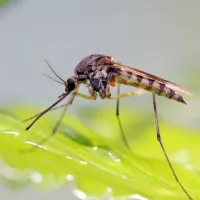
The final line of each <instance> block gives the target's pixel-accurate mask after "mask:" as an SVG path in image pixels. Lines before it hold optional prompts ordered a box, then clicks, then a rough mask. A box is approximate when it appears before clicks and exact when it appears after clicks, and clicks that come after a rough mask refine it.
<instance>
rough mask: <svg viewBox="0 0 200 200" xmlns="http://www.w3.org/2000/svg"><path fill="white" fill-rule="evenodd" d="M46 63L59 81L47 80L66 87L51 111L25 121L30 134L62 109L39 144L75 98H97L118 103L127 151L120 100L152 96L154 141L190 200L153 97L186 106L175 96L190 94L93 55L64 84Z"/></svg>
mask: <svg viewBox="0 0 200 200" xmlns="http://www.w3.org/2000/svg"><path fill="white" fill-rule="evenodd" d="M46 63H47V65H48V66H49V68H50V69H51V71H52V72H53V73H54V75H55V76H56V77H57V78H58V79H59V80H57V79H54V78H52V77H50V76H48V75H46V74H45V76H47V77H49V78H50V79H53V80H54V81H56V82H58V83H61V84H63V85H64V86H65V92H64V93H63V94H61V95H60V96H59V97H58V100H57V101H56V102H55V103H53V104H52V105H51V106H50V107H48V108H47V109H46V110H44V111H42V112H40V113H38V114H36V115H34V116H33V117H31V118H29V119H27V120H31V119H34V120H33V121H32V123H31V124H30V125H29V126H28V127H27V128H26V130H29V129H30V128H31V127H32V126H33V125H34V124H35V123H36V122H37V121H38V120H39V119H40V118H41V117H42V116H43V115H44V114H45V113H47V112H49V111H51V110H55V109H57V108H60V107H64V110H63V112H62V114H61V116H60V118H59V120H58V121H57V123H56V124H55V126H54V129H53V131H52V133H51V134H50V135H49V136H47V137H46V138H44V139H43V140H42V141H41V143H44V142H45V141H46V140H47V139H48V138H49V137H52V136H53V135H54V134H55V133H56V131H57V129H58V127H59V125H60V123H61V121H62V119H63V117H64V115H65V112H66V110H67V108H68V107H69V105H71V104H72V103H73V101H74V99H75V97H76V96H79V97H82V98H85V99H88V100H96V99H97V96H99V97H100V98H101V99H115V100H116V101H117V104H116V116H117V120H118V124H119V128H120V132H121V137H122V140H123V142H124V145H125V146H126V148H128V149H130V147H129V144H128V142H127V140H126V137H125V134H124V131H123V128H122V124H121V121H120V118H119V100H120V99H121V98H124V97H129V96H135V95H140V94H142V93H144V92H151V93H152V100H153V110H154V120H155V126H156V134H157V140H158V142H159V144H160V146H161V148H162V151H163V153H164V156H165V158H166V160H167V163H168V165H169V167H170V169H171V171H172V173H173V176H174V178H175V180H176V181H177V183H178V184H179V186H180V187H181V189H182V190H183V192H184V193H185V194H186V195H187V197H188V198H189V199H192V197H191V196H190V195H189V193H188V192H187V190H186V189H185V188H184V186H183V185H182V183H181V182H180V181H179V178H178V176H177V175H176V172H175V170H174V168H173V166H172V164H171V161H170V160H169V158H168V155H167V153H166V150H165V148H164V145H163V142H162V139H161V134H160V130H159V124H158V114H157V108H156V96H155V95H159V96H163V97H167V98H168V99H172V100H175V101H177V102H180V103H184V104H186V102H185V101H184V99H183V97H182V96H181V95H180V94H178V92H179V93H184V94H187V95H191V94H192V92H191V91H189V90H188V89H186V88H184V87H182V86H179V85H177V84H175V83H172V82H169V81H167V80H164V79H162V78H159V77H157V76H154V75H152V74H149V73H146V72H143V71H141V70H139V69H136V68H132V67H129V66H126V65H123V64H121V63H120V62H118V61H116V60H115V59H114V58H113V57H111V56H107V55H102V54H92V55H89V56H86V57H85V58H83V59H82V60H81V61H80V62H79V64H78V65H77V66H76V68H75V70H74V76H72V77H70V78H68V79H67V80H66V81H65V80H64V79H62V78H61V77H60V76H59V75H58V74H57V73H56V72H55V71H54V70H53V68H52V67H51V65H50V64H49V63H48V62H47V61H46ZM81 84H84V85H86V87H87V88H88V92H89V94H83V93H80V92H79V87H80V85H81ZM116 84H117V85H118V88H117V95H116V96H112V95H111V92H110V87H114V86H115V85H116ZM121 84H122V85H129V86H133V87H136V88H139V89H138V90H136V91H132V92H128V93H120V85H121ZM69 95H70V96H69ZM67 96H69V98H68V100H67V102H66V103H65V104H64V105H61V106H57V107H56V105H57V104H59V103H60V102H61V101H63V100H64V99H65V98H66V97H67ZM27 120H26V121H27Z"/></svg>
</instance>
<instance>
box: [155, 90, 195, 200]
mask: <svg viewBox="0 0 200 200" xmlns="http://www.w3.org/2000/svg"><path fill="white" fill-rule="evenodd" d="M152 95H153V108H154V120H155V125H156V134H157V140H158V142H159V143H160V146H161V148H162V151H163V153H164V155H165V158H166V160H167V163H168V165H169V167H170V169H171V171H172V173H173V176H174V178H175V179H176V181H177V182H178V184H179V186H180V187H181V189H182V190H183V192H184V193H185V194H186V195H187V197H188V198H189V199H191V200H192V197H191V196H190V195H189V193H188V192H187V190H186V189H185V188H184V186H183V185H182V184H181V182H180V181H179V178H178V176H177V175H176V172H175V170H174V168H173V166H172V164H171V162H170V160H169V158H168V155H167V152H166V150H165V148H164V145H163V143H162V138H161V134H160V129H159V125H158V113H157V108H156V97H155V94H154V93H153V94H152Z"/></svg>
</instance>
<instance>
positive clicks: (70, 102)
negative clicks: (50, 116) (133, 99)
mask: <svg viewBox="0 0 200 200" xmlns="http://www.w3.org/2000/svg"><path fill="white" fill-rule="evenodd" d="M74 97H75V95H74V93H73V94H72V95H71V96H70V97H69V99H68V101H67V103H66V104H65V109H64V110H63V112H62V115H61V116H60V118H59V120H58V121H57V123H56V125H55V126H54V129H53V131H52V133H51V134H50V135H48V136H47V137H45V138H44V139H43V140H41V141H40V142H38V143H37V145H42V144H44V143H45V142H46V141H47V140H48V139H49V138H51V137H52V136H54V135H55V134H56V131H57V129H58V127H59V125H60V122H61V121H62V119H63V117H64V114H65V112H66V111H67V108H68V106H69V105H70V104H72V102H73V100H74ZM36 147H37V146H34V147H32V148H30V149H28V150H25V151H23V152H30V151H33V150H35V148H36Z"/></svg>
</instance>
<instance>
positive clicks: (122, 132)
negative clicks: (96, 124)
mask: <svg viewBox="0 0 200 200" xmlns="http://www.w3.org/2000/svg"><path fill="white" fill-rule="evenodd" d="M119 95H120V84H118V85H117V96H119ZM116 117H117V121H118V124H119V128H120V133H121V137H122V140H123V142H124V145H125V147H126V148H127V149H129V150H131V148H130V146H129V144H128V142H127V140H126V136H125V133H124V130H123V128H122V123H121V120H120V118H119V98H118V99H117V104H116Z"/></svg>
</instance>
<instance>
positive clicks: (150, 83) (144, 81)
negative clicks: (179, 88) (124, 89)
mask: <svg viewBox="0 0 200 200" xmlns="http://www.w3.org/2000/svg"><path fill="white" fill-rule="evenodd" d="M114 81H115V82H117V83H121V84H124V85H130V86H134V87H139V88H142V89H145V90H147V91H150V92H153V93H155V94H157V95H159V96H164V97H167V98H168V99H174V100H176V101H178V102H181V103H185V104H186V102H185V101H184V99H183V98H182V96H180V95H179V94H178V93H177V92H176V91H174V90H172V89H171V88H169V87H167V85H166V84H163V83H160V82H158V81H156V80H153V79H148V78H144V77H143V76H140V75H137V74H134V73H132V72H125V71H121V72H120V73H119V75H115V76H114Z"/></svg>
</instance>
